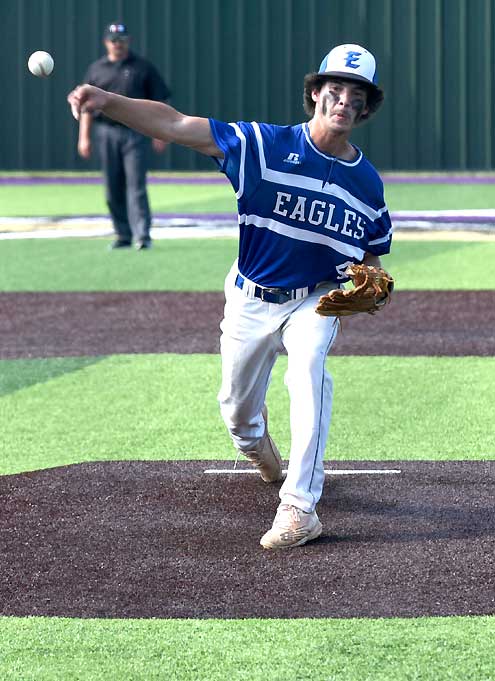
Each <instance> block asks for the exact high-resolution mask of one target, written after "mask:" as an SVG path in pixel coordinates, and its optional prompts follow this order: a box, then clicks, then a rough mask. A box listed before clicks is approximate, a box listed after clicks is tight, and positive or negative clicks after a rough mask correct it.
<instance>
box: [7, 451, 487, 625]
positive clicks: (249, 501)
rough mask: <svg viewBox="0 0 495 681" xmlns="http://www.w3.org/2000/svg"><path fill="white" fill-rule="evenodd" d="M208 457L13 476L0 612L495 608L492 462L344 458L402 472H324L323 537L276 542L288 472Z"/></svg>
mask: <svg viewBox="0 0 495 681" xmlns="http://www.w3.org/2000/svg"><path fill="white" fill-rule="evenodd" d="M213 465H214V462H213ZM218 466H220V467H223V468H227V467H230V464H227V463H226V462H222V463H220V464H218ZM211 467H212V462H211V461H209V462H190V461H189V462H105V463H91V464H80V465H75V466H69V467H64V468H55V469H48V470H43V471H37V472H33V473H26V474H23V475H15V476H5V477H1V478H0V548H1V553H0V555H1V559H0V560H1V577H0V604H1V605H0V615H17V616H28V615H36V616H42V615H47V616H66V617H119V618H120V617H123V618H126V617H146V618H148V617H159V618H168V617H175V618H190V617H193V618H208V617H216V618H245V617H274V618H279V617H284V618H295V617H331V618H332V617H335V618H337V617H390V616H398V617H418V616H436V615H482V614H493V613H494V612H495V576H494V573H493V555H494V551H495V515H494V513H493V498H494V493H495V462H486V463H483V462H421V461H420V462H390V461H389V462H386V463H385V462H376V463H373V462H365V463H363V462H345V464H340V465H339V467H340V468H346V469H349V468H354V469H356V468H359V469H362V468H381V469H389V468H400V469H401V470H402V473H401V474H400V475H379V476H378V475H374V476H373V475H355V476H342V477H332V478H327V482H326V486H325V491H324V494H323V497H322V500H321V502H320V505H319V515H320V517H321V519H322V522H323V525H324V533H323V535H322V537H321V538H320V539H319V540H317V541H315V542H313V543H311V544H308V545H307V546H305V547H300V548H297V549H291V550H288V551H278V552H269V551H265V550H264V549H262V548H261V547H260V546H259V538H260V536H261V534H262V533H263V532H264V531H265V530H266V529H267V528H268V527H269V526H270V524H271V521H272V518H273V513H274V509H275V507H276V505H277V503H278V495H277V493H278V488H279V485H278V484H276V485H265V484H264V483H263V482H262V481H261V480H260V479H259V478H258V476H254V475H237V476H234V475H230V476H222V477H221V478H219V477H217V476H211V475H205V474H204V470H205V469H206V468H211Z"/></svg>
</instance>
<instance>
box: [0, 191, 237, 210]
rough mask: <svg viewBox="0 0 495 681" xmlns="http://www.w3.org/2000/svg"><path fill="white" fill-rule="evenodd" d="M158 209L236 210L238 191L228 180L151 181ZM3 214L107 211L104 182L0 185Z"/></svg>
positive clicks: (153, 201) (152, 200)
mask: <svg viewBox="0 0 495 681" xmlns="http://www.w3.org/2000/svg"><path fill="white" fill-rule="evenodd" d="M148 190H149V198H150V204H151V208H152V210H153V212H155V213H165V212H166V213H207V212H215V213H216V212H228V213H235V211H236V200H235V195H234V192H233V190H232V188H231V187H230V185H228V184H209V185H181V184H162V185H152V184H150V185H148ZM0 206H1V208H0V215H1V216H2V217H15V216H21V217H35V216H41V215H45V216H50V215H52V216H55V215H58V216H64V215H65V216H71V215H72V216H74V215H107V214H108V208H107V206H106V203H105V195H104V190H103V187H102V186H101V185H92V184H78V185H57V184H46V185H26V186H24V185H10V186H9V185H4V186H0Z"/></svg>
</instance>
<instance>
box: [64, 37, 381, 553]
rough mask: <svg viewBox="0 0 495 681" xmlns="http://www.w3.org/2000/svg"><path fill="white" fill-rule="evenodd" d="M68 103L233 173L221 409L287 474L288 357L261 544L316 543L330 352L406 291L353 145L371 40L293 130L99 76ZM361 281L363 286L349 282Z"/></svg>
mask: <svg viewBox="0 0 495 681" xmlns="http://www.w3.org/2000/svg"><path fill="white" fill-rule="evenodd" d="M68 101H69V103H70V105H71V108H72V112H73V114H74V116H75V117H76V118H78V117H79V116H80V114H81V113H82V112H92V111H95V110H96V111H101V112H103V113H104V114H105V116H107V117H109V118H112V119H114V120H116V121H119V122H121V123H123V124H124V125H127V126H129V127H131V128H134V129H135V130H137V131H138V132H141V133H143V134H144V135H148V136H149V137H152V138H158V139H162V140H163V141H165V142H175V143H176V144H182V145H184V146H186V147H190V148H192V149H195V150H196V151H198V152H199V153H202V154H206V155H208V156H211V157H213V159H214V161H215V162H216V164H217V165H218V167H219V169H220V171H222V172H223V173H225V174H226V175H227V177H228V178H229V180H230V182H231V184H232V187H233V189H234V191H235V194H236V198H237V203H238V212H239V230H240V238H239V250H238V258H237V260H236V261H235V262H234V264H233V266H232V269H231V270H230V272H229V273H228V275H227V278H226V281H225V297H226V301H225V313H224V318H223V321H222V324H221V330H222V336H221V355H222V383H221V388H220V392H219V396H218V399H219V403H220V409H221V413H222V417H223V419H224V421H225V424H226V426H227V428H228V431H229V433H230V435H231V437H232V440H233V442H234V445H235V447H236V448H237V449H238V450H239V452H240V453H242V454H243V455H244V456H246V457H247V458H248V459H249V460H250V461H251V462H252V464H253V465H254V466H256V468H257V469H258V470H259V473H260V476H261V478H262V480H263V481H265V482H266V483H274V482H278V481H280V480H282V461H281V456H280V453H279V451H278V449H277V447H276V445H275V443H274V442H273V440H272V438H271V437H270V435H269V432H268V413H267V409H266V405H265V397H266V392H267V389H268V385H269V382H270V376H271V372H272V368H273V366H274V363H275V361H276V359H277V357H278V355H279V354H280V353H281V352H283V351H286V352H287V354H288V369H287V373H286V376H285V383H286V385H287V388H288V391H289V396H290V423H291V450H290V455H289V463H288V471H287V477H286V478H285V480H284V481H283V484H282V485H281V487H280V493H279V494H280V504H279V506H278V510H277V512H276V515H275V519H274V522H273V525H272V527H271V528H270V529H269V530H268V531H267V532H266V533H265V534H264V535H263V536H262V538H261V545H262V546H263V547H264V548H266V549H282V548H290V547H295V546H300V545H302V544H305V543H306V542H308V541H310V540H313V539H316V538H317V537H318V536H319V535H320V534H321V532H322V524H321V522H320V520H319V518H318V515H317V512H316V506H317V503H318V501H319V499H320V497H321V494H322V490H323V483H324V468H323V457H324V452H325V444H326V441H327V435H328V431H329V426H330V418H331V411H332V379H331V376H330V375H329V373H328V372H327V370H326V367H325V361H326V357H327V354H328V353H329V351H330V350H331V347H332V344H333V343H334V341H335V337H336V335H337V332H338V328H339V323H338V322H339V317H340V316H341V315H344V314H354V313H356V312H369V313H375V312H376V311H378V310H381V309H382V308H383V306H384V304H385V303H387V302H388V300H389V299H390V294H391V292H392V289H393V279H392V277H391V276H390V275H388V274H387V273H386V272H385V271H384V270H383V269H382V267H381V263H380V256H381V255H384V254H386V253H388V252H389V250H390V245H391V237H392V226H391V223H390V217H389V213H388V211H387V208H386V206H385V203H384V196H383V184H382V181H381V180H380V177H379V176H378V174H377V172H376V170H375V169H374V168H373V166H372V165H371V164H370V162H369V161H368V160H367V159H366V158H365V156H364V155H363V153H362V151H361V150H360V149H358V148H357V147H356V146H355V145H353V144H352V143H351V142H350V136H351V133H352V130H353V128H354V127H355V126H356V125H359V124H361V123H363V122H365V121H367V120H368V119H369V118H370V117H371V116H372V115H373V114H374V113H375V112H376V111H377V110H378V109H379V107H380V106H381V104H382V101H383V92H382V90H381V89H380V88H379V87H378V85H377V84H376V63H375V59H374V57H373V55H372V54H371V53H370V52H369V51H368V50H366V49H364V48H363V47H361V46H359V45H339V46H337V47H335V48H334V49H332V50H331V51H330V52H329V54H327V55H326V56H325V58H324V59H323V61H322V63H321V66H320V68H319V71H318V72H317V73H309V74H308V75H306V77H305V79H304V108H305V111H306V113H307V115H308V118H309V120H308V121H307V122H304V123H299V124H297V125H293V126H278V125H271V124H267V123H257V122H251V123H247V122H236V123H225V122H222V121H218V120H214V119H207V118H199V117H194V116H189V115H185V114H183V113H180V112H179V111H177V110H175V109H174V108H172V107H170V106H168V105H166V104H162V103H158V102H151V101H145V100H136V99H129V98H126V97H123V96H120V95H116V94H111V93H108V92H106V91H104V90H101V89H98V88H96V87H93V86H90V85H82V86H79V87H77V88H76V89H75V90H74V91H73V92H71V93H70V94H69V96H68ZM351 279H352V281H353V283H354V288H350V289H348V288H344V287H343V284H345V283H346V282H348V281H350V280H351Z"/></svg>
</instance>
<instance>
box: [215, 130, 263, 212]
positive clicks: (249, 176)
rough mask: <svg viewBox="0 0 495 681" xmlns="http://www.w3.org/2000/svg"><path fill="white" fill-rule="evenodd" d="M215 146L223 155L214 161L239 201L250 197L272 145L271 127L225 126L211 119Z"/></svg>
mask: <svg viewBox="0 0 495 681" xmlns="http://www.w3.org/2000/svg"><path fill="white" fill-rule="evenodd" d="M210 128H211V133H212V135H213V139H214V140H215V143H216V145H217V146H218V148H219V149H221V150H222V152H223V154H224V158H223V159H216V158H215V159H214V160H215V162H216V163H217V164H218V166H219V169H220V170H221V172H223V173H225V175H226V176H227V177H228V178H229V180H230V183H231V184H232V187H233V188H234V191H235V193H236V197H237V198H238V199H240V198H242V197H243V196H244V197H247V196H251V195H252V194H253V193H254V191H255V190H256V187H257V186H258V185H259V183H260V180H261V175H262V171H263V168H262V164H263V160H262V159H264V158H265V157H266V156H268V154H269V150H270V149H271V146H272V144H273V129H272V126H270V125H266V124H257V123H244V122H239V123H223V122H221V121H217V120H215V119H213V118H210Z"/></svg>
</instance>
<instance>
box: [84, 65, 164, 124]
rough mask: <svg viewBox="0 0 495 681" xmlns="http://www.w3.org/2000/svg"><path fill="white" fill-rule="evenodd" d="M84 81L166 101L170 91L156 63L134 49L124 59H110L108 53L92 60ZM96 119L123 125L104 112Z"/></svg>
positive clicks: (126, 95) (134, 96) (115, 91)
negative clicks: (140, 55)
mask: <svg viewBox="0 0 495 681" xmlns="http://www.w3.org/2000/svg"><path fill="white" fill-rule="evenodd" d="M84 82H85V83H89V84H90V85H96V87H100V88H102V89H103V90H108V92H114V93H115V94H117V95H125V97H132V98H133V99H153V100H155V101H158V102H164V101H165V100H167V99H168V98H169V97H170V94H171V92H170V90H169V88H168V87H167V85H166V84H165V81H164V80H163V78H162V77H161V75H160V74H159V73H158V71H157V69H156V68H155V67H154V66H153V64H152V63H151V62H149V61H148V60H147V59H143V57H138V55H136V54H134V53H133V52H129V53H128V55H127V57H126V58H125V59H122V60H121V61H110V59H109V58H108V57H107V56H105V57H102V58H101V59H98V60H97V61H95V62H93V63H92V64H91V65H90V66H89V68H88V70H87V72H86V76H85V77H84ZM94 120H95V121H97V122H98V123H107V124H110V125H120V123H117V122H116V121H113V120H111V119H110V118H107V117H106V116H104V115H103V114H101V113H100V114H97V115H95V116H94Z"/></svg>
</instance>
